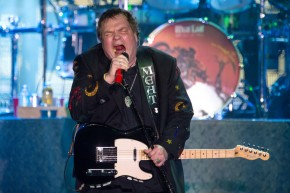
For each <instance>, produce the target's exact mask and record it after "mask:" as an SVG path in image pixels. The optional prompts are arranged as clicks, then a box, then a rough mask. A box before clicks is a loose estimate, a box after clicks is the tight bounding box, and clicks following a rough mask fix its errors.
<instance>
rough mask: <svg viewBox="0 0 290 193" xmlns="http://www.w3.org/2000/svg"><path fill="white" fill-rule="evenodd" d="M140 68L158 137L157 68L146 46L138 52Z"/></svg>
mask: <svg viewBox="0 0 290 193" xmlns="http://www.w3.org/2000/svg"><path fill="white" fill-rule="evenodd" d="M137 60H138V68H139V72H140V75H141V79H142V83H143V88H144V90H145V94H146V98H147V101H148V104H149V108H150V113H151V115H152V118H153V119H154V121H153V124H154V127H155V128H154V129H155V132H156V135H157V138H159V137H158V132H157V127H156V123H158V119H157V114H158V112H159V110H158V103H157V102H158V94H157V87H156V78H155V68H154V65H153V59H152V57H151V55H150V54H149V53H147V50H146V48H144V47H139V48H138V52H137Z"/></svg>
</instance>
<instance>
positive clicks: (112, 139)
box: [74, 124, 270, 188]
mask: <svg viewBox="0 0 290 193" xmlns="http://www.w3.org/2000/svg"><path fill="white" fill-rule="evenodd" d="M148 129H149V128H148ZM151 137H153V136H151ZM147 148H148V146H147V145H146V139H145V137H144V134H143V133H142V129H141V128H140V129H134V130H129V131H120V130H116V129H113V128H110V127H108V126H104V125H100V124H87V125H83V126H81V127H80V128H79V129H78V131H77V133H76V135H75V143H74V171H75V176H76V178H77V179H78V180H79V181H80V182H83V183H85V184H89V185H91V186H93V187H94V188H100V187H102V186H105V185H106V184H109V183H110V182H111V181H113V180H114V179H115V178H117V177H120V176H127V177H129V178H131V179H134V180H137V181H144V180H149V179H151V178H152V174H151V173H148V172H145V171H143V170H141V168H140V167H139V162H140V161H142V160H150V159H149V157H148V156H147V155H146V154H145V153H144V151H143V150H145V149H147ZM237 157H240V158H245V159H248V160H255V159H261V160H268V159H269V157H270V155H269V153H267V152H264V151H261V150H257V149H253V148H249V147H246V146H242V145H237V146H236V147H235V148H233V149H184V150H183V152H182V153H181V155H180V157H179V159H212V158H237Z"/></svg>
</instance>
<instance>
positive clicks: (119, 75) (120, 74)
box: [115, 52, 129, 84]
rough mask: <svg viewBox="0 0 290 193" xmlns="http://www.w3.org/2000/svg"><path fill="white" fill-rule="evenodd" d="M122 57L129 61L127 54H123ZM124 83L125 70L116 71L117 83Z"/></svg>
mask: <svg viewBox="0 0 290 193" xmlns="http://www.w3.org/2000/svg"><path fill="white" fill-rule="evenodd" d="M122 55H123V56H125V57H126V58H127V60H128V61H129V55H128V54H127V53H126V52H123V53H122ZM122 81H123V70H122V69H120V68H119V69H117V71H116V75H115V83H119V84H122Z"/></svg>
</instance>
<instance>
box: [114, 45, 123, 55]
mask: <svg viewBox="0 0 290 193" xmlns="http://www.w3.org/2000/svg"><path fill="white" fill-rule="evenodd" d="M114 50H115V54H116V55H120V54H122V53H123V52H125V51H126V48H125V46H124V45H117V46H114Z"/></svg>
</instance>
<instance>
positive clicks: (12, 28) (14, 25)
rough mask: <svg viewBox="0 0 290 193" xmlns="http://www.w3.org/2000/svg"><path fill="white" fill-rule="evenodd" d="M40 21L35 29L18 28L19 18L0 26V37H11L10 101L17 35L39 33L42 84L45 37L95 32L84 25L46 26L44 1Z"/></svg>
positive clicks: (15, 75) (15, 70) (14, 85)
mask: <svg viewBox="0 0 290 193" xmlns="http://www.w3.org/2000/svg"><path fill="white" fill-rule="evenodd" d="M40 4H41V21H40V22H39V25H38V26H36V27H19V26H18V23H19V18H18V17H10V18H9V25H0V35H1V36H7V35H9V36H10V37H11V63H12V64H11V68H12V69H11V93H10V95H11V99H12V98H13V96H17V95H18V94H17V85H18V64H17V55H18V40H19V37H20V36H19V34H22V33H40V34H41V38H42V49H43V66H44V69H43V77H42V78H43V82H45V81H46V68H47V54H46V52H47V35H49V34H53V33H55V32H64V33H66V34H71V33H74V32H80V33H81V32H92V33H93V32H95V26H85V25H71V26H69V25H58V26H47V24H46V1H45V0H41V1H40Z"/></svg>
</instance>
